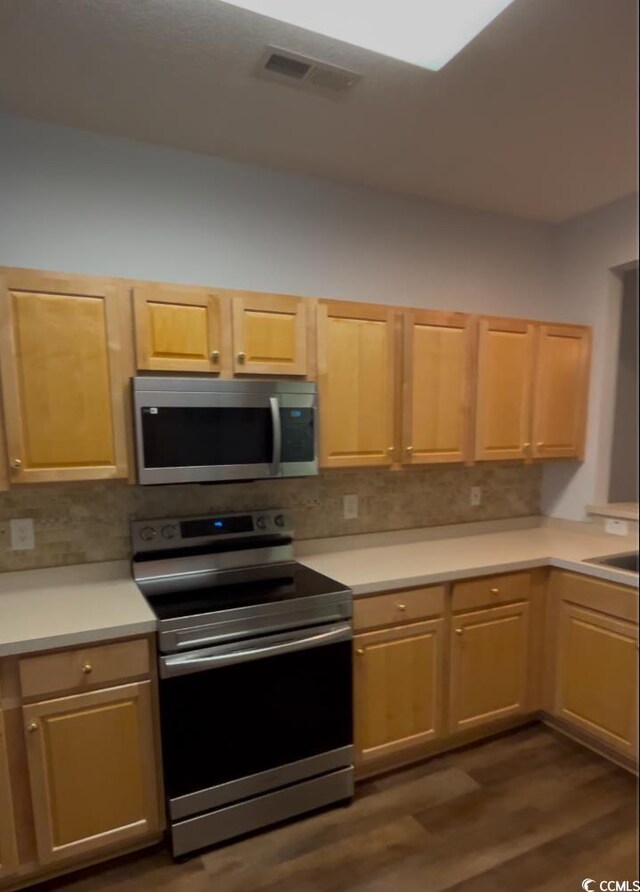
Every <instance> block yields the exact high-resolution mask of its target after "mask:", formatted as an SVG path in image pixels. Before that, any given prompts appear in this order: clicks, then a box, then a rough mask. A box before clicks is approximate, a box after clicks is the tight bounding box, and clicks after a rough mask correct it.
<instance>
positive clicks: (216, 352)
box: [211, 350, 220, 363]
mask: <svg viewBox="0 0 640 892" xmlns="http://www.w3.org/2000/svg"><path fill="white" fill-rule="evenodd" d="M219 361H220V351H219V350H212V351H211V362H213V363H216V362H219Z"/></svg>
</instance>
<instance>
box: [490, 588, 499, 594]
mask: <svg viewBox="0 0 640 892" xmlns="http://www.w3.org/2000/svg"><path fill="white" fill-rule="evenodd" d="M491 594H492V595H499V594H500V589H499V588H492V589H491Z"/></svg>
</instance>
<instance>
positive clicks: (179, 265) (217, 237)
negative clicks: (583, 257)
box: [0, 116, 555, 316]
mask: <svg viewBox="0 0 640 892" xmlns="http://www.w3.org/2000/svg"><path fill="white" fill-rule="evenodd" d="M0 178H1V180H2V183H1V186H2V188H0V264H4V265H9V266H26V267H36V268H42V269H53V270H60V271H67V272H79V273H88V274H96V275H100V274H105V275H115V276H118V275H120V276H126V277H133V278H143V279H157V280H160V281H167V282H179V283H185V284H204V285H212V286H218V287H229V288H247V289H255V290H258V291H282V292H285V293H293V294H301V295H306V296H326V297H341V298H346V299H352V300H372V301H377V302H385V303H391V304H393V303H398V304H402V303H410V304H417V305H425V306H431V307H434V308H439V307H441V308H443V309H459V310H468V311H474V310H476V311H477V310H483V311H486V312H493V313H503V314H505V313H506V314H508V313H514V314H517V315H523V316H527V315H532V314H536V315H540V314H541V313H542V314H544V313H547V312H553V311H554V309H555V306H554V304H555V302H554V301H553V300H552V294H551V289H550V287H549V251H550V237H549V227H547V226H545V225H542V224H539V223H531V222H527V221H522V220H515V219H511V218H509V217H501V216H498V215H494V214H483V213H478V212H474V211H465V210H458V209H455V208H451V207H448V206H443V205H439V204H434V203H431V202H427V201H423V200H421V199H416V198H411V197H407V196H400V195H394V194H390V193H385V192H378V191H375V190H372V189H366V188H362V187H359V186H353V185H348V184H345V183H340V182H336V181H333V180H326V179H320V178H314V177H306V176H299V175H294V174H290V173H283V172H280V171H275V170H270V169H268V168H262V167H256V166H253V165H249V164H238V163H233V162H230V161H224V160H221V159H218V158H210V157H207V156H203V155H196V154H191V153H189V152H180V151H175V150H171V149H164V148H160V147H157V146H151V145H144V144H142V143H137V142H133V141H131V140H126V139H115V138H112V137H105V136H99V135H96V134H91V133H88V132H86V131H82V130H74V129H70V128H65V127H59V126H53V125H49V124H43V123H38V122H35V121H28V120H25V119H20V118H10V117H3V116H0Z"/></svg>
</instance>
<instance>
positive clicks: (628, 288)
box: [609, 269, 638, 502]
mask: <svg viewBox="0 0 640 892" xmlns="http://www.w3.org/2000/svg"><path fill="white" fill-rule="evenodd" d="M615 399H616V405H615V420H614V427H613V448H612V451H611V477H610V481H609V501H610V502H637V501H638V270H637V269H635V270H632V271H631V272H628V273H626V274H625V276H624V292H623V295H622V313H621V317H620V353H619V359H618V377H617V382H616V397H615Z"/></svg>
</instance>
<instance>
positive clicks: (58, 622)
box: [0, 518, 638, 657]
mask: <svg viewBox="0 0 640 892" xmlns="http://www.w3.org/2000/svg"><path fill="white" fill-rule="evenodd" d="M539 523H540V522H539V520H538V519H537V518H525V519H523V520H521V521H514V522H498V523H494V524H468V525H466V528H465V525H457V526H455V527H449V528H446V527H441V528H431V529H425V530H406V531H399V532H394V533H388V534H385V533H376V534H373V535H363V536H345V537H341V538H338V539H328V540H320V541H315V542H300V543H298V545H297V546H296V552H297V553H296V556H297V558H298V560H299V561H300V562H301V563H303V564H305V565H306V566H308V567H311V568H312V569H314V570H317V571H318V572H320V573H324V574H325V575H327V576H330V577H332V578H334V579H337V580H339V581H340V582H342V583H344V584H345V585H347V586H349V587H350V588H352V589H353V591H354V594H355V595H356V596H358V595H367V594H373V593H375V592H380V591H388V590H391V589H394V588H408V587H411V586H416V585H428V584H433V583H438V582H444V581H447V580H450V579H456V578H463V577H469V576H478V575H482V574H485V573H501V572H506V571H509V570H521V569H528V568H530V567H539V566H544V565H546V564H552V565H553V566H556V567H563V568H565V569H568V570H574V571H576V572H578V573H587V574H591V575H593V576H598V577H600V578H601V579H608V580H610V581H612V582H618V583H622V584H623V585H629V586H633V587H636V588H637V586H638V575H637V574H633V573H625V572H623V571H621V570H613V569H611V568H607V567H599V566H597V565H594V564H585V563H582V561H583V559H584V558H590V557H595V556H601V555H606V554H617V553H619V552H623V551H630V550H633V549H634V548H636V547H637V543H635V542H634V541H633V540H631V539H621V538H620V537H617V536H607V535H604V534H598V535H596V534H594V533H592V532H591V533H585V532H575V531H572V530H567V529H563V528H553V527H551V526H540V525H539ZM513 527H515V528H513ZM487 530H490V531H487ZM155 630H156V619H155V617H154V615H153V613H152V611H151V610H150V608H149V606H148V605H147V602H146V601H145V599H144V597H143V596H142V594H141V593H140V591H139V590H138V588H137V586H136V585H135V583H134V582H133V580H132V578H131V570H130V566H129V563H128V562H127V561H112V562H109V563H102V564H81V565H78V566H73V567H55V568H50V569H43V570H23V571H19V572H14V573H0V657H3V656H9V655H11V654H24V653H34V652H36V651H42V650H48V649H51V648H57V647H73V646H76V645H82V644H87V643H90V642H95V641H106V640H109V639H114V638H125V637H131V636H134V635H144V634H149V633H152V632H155Z"/></svg>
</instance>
